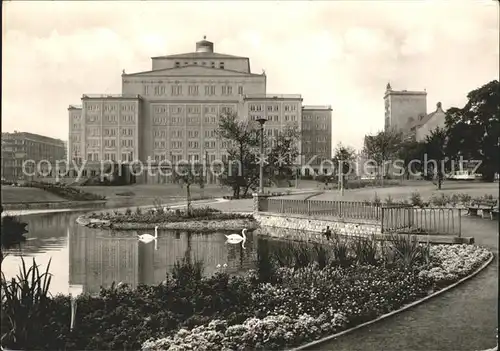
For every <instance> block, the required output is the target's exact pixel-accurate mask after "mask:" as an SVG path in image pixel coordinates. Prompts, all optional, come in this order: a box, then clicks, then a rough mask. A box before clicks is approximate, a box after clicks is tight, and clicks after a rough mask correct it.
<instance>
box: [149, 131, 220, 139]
mask: <svg viewBox="0 0 500 351" xmlns="http://www.w3.org/2000/svg"><path fill="white" fill-rule="evenodd" d="M182 132H183V131H182V130H172V131H171V133H170V134H171V136H172V138H182V137H183V133H182ZM166 136H167V131H166V130H164V129H163V130H154V131H153V137H155V138H165V137H166ZM204 136H205V138H215V137H217V133H216V131H215V129H209V130H205V131H204ZM187 137H188V138H199V137H200V131H198V130H188V131H187Z"/></svg>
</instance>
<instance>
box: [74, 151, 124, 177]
mask: <svg viewBox="0 0 500 351" xmlns="http://www.w3.org/2000/svg"><path fill="white" fill-rule="evenodd" d="M99 156H100V154H99V152H89V153H88V154H87V161H101V158H100V157H99ZM103 160H106V161H118V155H117V154H116V153H114V152H105V153H104V154H103ZM120 160H121V161H123V162H127V161H128V162H130V161H133V160H134V154H133V152H124V153H122V154H121V158H120ZM86 171H87V170H83V171H82V173H83V172H86ZM92 172H94V174H93V175H95V171H92ZM84 176H85V174H84Z"/></svg>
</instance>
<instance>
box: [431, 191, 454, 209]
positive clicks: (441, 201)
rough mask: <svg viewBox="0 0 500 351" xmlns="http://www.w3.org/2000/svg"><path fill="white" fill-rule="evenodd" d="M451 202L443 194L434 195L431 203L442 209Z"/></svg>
mask: <svg viewBox="0 0 500 351" xmlns="http://www.w3.org/2000/svg"><path fill="white" fill-rule="evenodd" d="M449 202H450V199H449V197H448V196H447V195H445V194H443V193H441V194H440V195H433V196H432V197H431V203H432V204H433V205H434V206H438V207H442V206H446V205H447V204H448V203H449Z"/></svg>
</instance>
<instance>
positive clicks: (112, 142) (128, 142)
mask: <svg viewBox="0 0 500 351" xmlns="http://www.w3.org/2000/svg"><path fill="white" fill-rule="evenodd" d="M117 144H118V140H116V139H105V140H104V147H116V145H117ZM86 145H87V148H91V149H92V148H100V147H101V141H100V140H98V139H90V140H88V141H87V143H86ZM120 145H121V146H122V147H133V146H134V140H132V139H121V140H120ZM77 146H78V149H79V145H77V144H74V145H73V146H72V147H73V151H75V150H76V147H77Z"/></svg>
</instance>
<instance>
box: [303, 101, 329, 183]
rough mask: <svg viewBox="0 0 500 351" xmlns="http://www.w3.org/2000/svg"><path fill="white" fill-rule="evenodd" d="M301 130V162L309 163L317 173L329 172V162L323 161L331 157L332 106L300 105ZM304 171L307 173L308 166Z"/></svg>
mask: <svg viewBox="0 0 500 351" xmlns="http://www.w3.org/2000/svg"><path fill="white" fill-rule="evenodd" d="M301 130H302V148H301V150H302V161H303V163H304V164H309V165H310V166H311V167H312V168H313V170H314V173H317V174H318V173H321V172H323V173H329V172H331V167H330V166H331V163H329V162H325V161H330V160H331V159H332V137H331V135H332V107H331V106H311V105H306V106H304V107H302V129H301ZM321 166H323V167H321ZM320 169H322V171H321V170H320ZM304 171H305V172H304V173H306V174H305V175H309V174H307V173H308V171H309V169H308V168H305V169H304Z"/></svg>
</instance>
